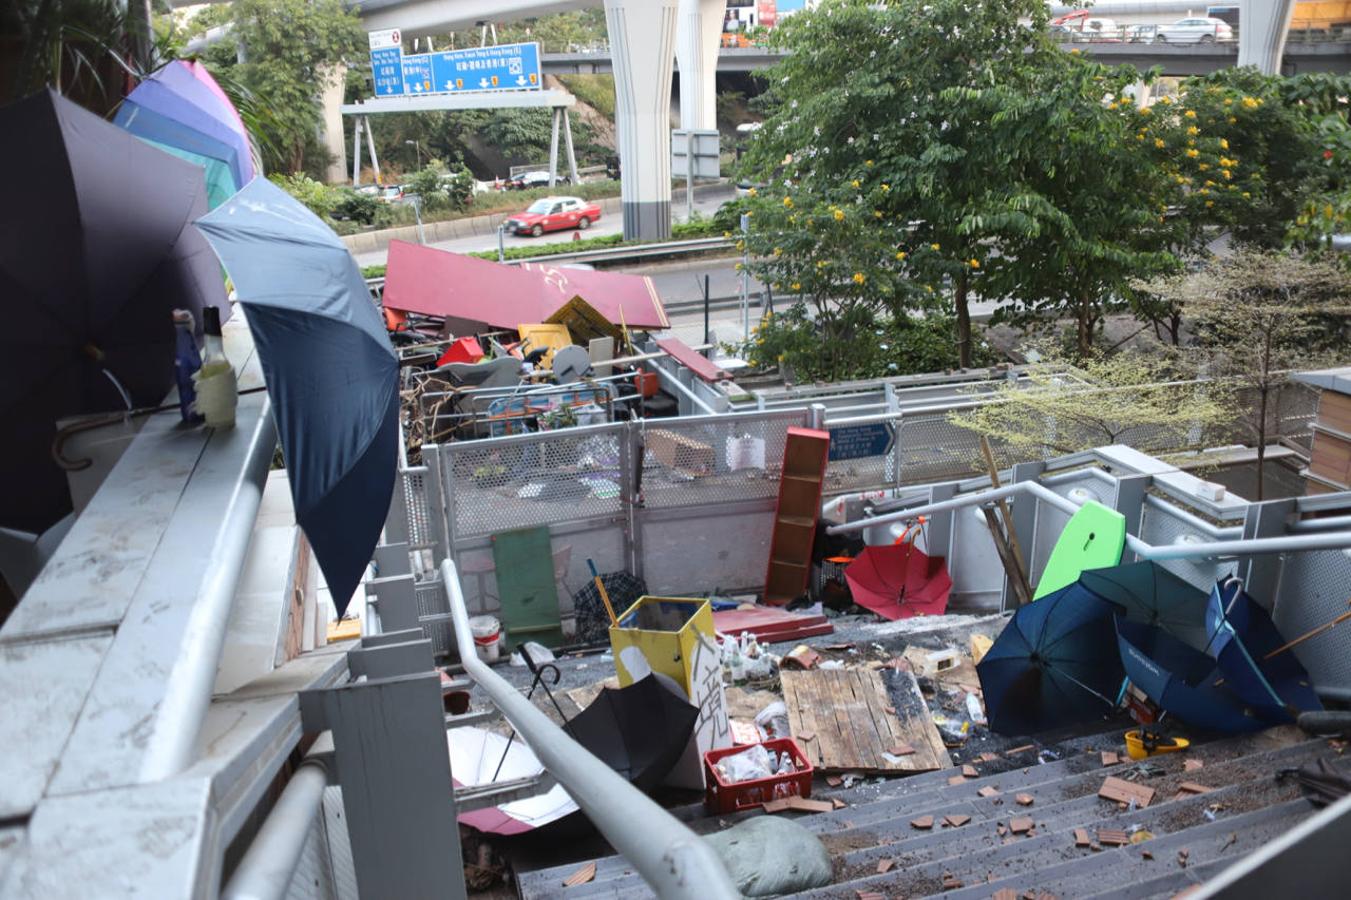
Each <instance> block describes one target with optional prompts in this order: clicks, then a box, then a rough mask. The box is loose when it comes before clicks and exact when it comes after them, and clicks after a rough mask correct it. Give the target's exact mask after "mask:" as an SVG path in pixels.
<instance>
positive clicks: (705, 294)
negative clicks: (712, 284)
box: [704, 272, 709, 344]
mask: <svg viewBox="0 0 1351 900" xmlns="http://www.w3.org/2000/svg"><path fill="white" fill-rule="evenodd" d="M708 304H709V300H708V273H707V272H705V273H704V343H705V344H707V343H708V342H709V335H708Z"/></svg>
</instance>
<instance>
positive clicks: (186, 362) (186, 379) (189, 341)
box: [174, 309, 202, 425]
mask: <svg viewBox="0 0 1351 900" xmlns="http://www.w3.org/2000/svg"><path fill="white" fill-rule="evenodd" d="M195 328H196V323H195V322H194V321H193V318H192V313H191V312H189V311H188V310H186V309H176V310H174V379H175V380H176V381H177V382H178V411H179V413H180V414H181V415H182V416H183V421H184V422H187V423H188V424H189V425H200V424H201V423H202V417H201V416H199V415H198V414H197V413H196V412H194V411H193V408H192V404H193V403H194V401H196V399H197V390H196V388H195V387H194V386H193V383H192V376H193V375H196V374H197V370H198V369H200V368H201V367H202V357H201V354H199V353H198V352H197V338H196V337H195V336H194V335H193V330H194V329H195Z"/></svg>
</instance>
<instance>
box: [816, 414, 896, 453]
mask: <svg viewBox="0 0 1351 900" xmlns="http://www.w3.org/2000/svg"><path fill="white" fill-rule="evenodd" d="M829 430H830V457H829V458H830V461H831V462H834V461H836V460H841V459H863V458H864V457H868V456H886V455H887V454H888V453H890V452H891V448H892V445H893V443H894V442H895V440H896V430H895V429H894V428H893V427H892V425H891V423H890V422H874V423H872V424H869V425H842V426H840V427H839V428H831V429H829Z"/></svg>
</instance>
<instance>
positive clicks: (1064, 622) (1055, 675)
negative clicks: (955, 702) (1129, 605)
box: [976, 581, 1124, 735]
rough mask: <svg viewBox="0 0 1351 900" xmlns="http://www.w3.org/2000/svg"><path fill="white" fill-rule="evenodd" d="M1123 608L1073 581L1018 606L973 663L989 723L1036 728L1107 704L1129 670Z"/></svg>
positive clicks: (1094, 713) (1092, 714) (1096, 712)
mask: <svg viewBox="0 0 1351 900" xmlns="http://www.w3.org/2000/svg"><path fill="white" fill-rule="evenodd" d="M1118 612H1120V608H1119V607H1117V606H1115V605H1114V604H1112V603H1109V602H1107V601H1106V600H1104V599H1102V598H1101V597H1099V596H1098V595H1097V594H1095V593H1093V592H1092V591H1090V590H1089V589H1088V588H1086V587H1084V586H1083V585H1082V584H1080V583H1079V582H1077V581H1076V582H1075V583H1074V584H1071V585H1068V586H1067V587H1063V588H1061V589H1060V590H1058V591H1055V592H1053V593H1050V594H1047V595H1046V596H1045V597H1042V598H1041V599H1040V600H1037V601H1035V602H1033V603H1030V604H1028V605H1027V606H1024V607H1021V608H1020V609H1019V610H1018V611H1017V612H1016V613H1014V614H1013V618H1012V619H1010V620H1009V623H1008V625H1006V626H1004V630H1003V631H1002V632H1001V633H1000V635H999V637H998V638H997V639H995V642H994V645H993V646H992V647H991V648H990V649H989V651H988V652H986V654H985V658H984V659H982V660H981V661H980V664H979V665H978V666H976V674H977V675H979V676H980V687H981V691H982V693H983V694H984V697H985V711H986V715H987V716H988V717H989V719H990V728H991V729H992V730H994V731H997V732H999V733H1000V734H1009V735H1022V734H1034V733H1036V732H1039V731H1047V730H1049V729H1052V728H1060V727H1062V726H1065V725H1074V724H1077V723H1080V722H1087V721H1091V720H1092V719H1094V718H1097V717H1099V716H1102V715H1105V714H1107V713H1108V712H1110V711H1111V709H1112V707H1113V705H1114V703H1113V698H1115V697H1116V694H1117V691H1118V690H1119V689H1120V687H1121V679H1122V677H1123V674H1124V673H1123V671H1122V668H1121V660H1120V658H1119V656H1118V655H1117V654H1116V653H1114V652H1113V650H1114V649H1115V647H1116V631H1115V628H1114V627H1113V616H1114V615H1115V614H1116V613H1118Z"/></svg>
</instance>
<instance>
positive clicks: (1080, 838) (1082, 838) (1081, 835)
mask: <svg viewBox="0 0 1351 900" xmlns="http://www.w3.org/2000/svg"><path fill="white" fill-rule="evenodd" d="M1091 843H1093V841H1092V840H1091V839H1090V838H1089V836H1088V830H1087V829H1084V828H1076V829H1074V846H1076V847H1087V846H1088V845H1089V844H1091Z"/></svg>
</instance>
